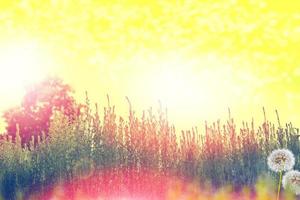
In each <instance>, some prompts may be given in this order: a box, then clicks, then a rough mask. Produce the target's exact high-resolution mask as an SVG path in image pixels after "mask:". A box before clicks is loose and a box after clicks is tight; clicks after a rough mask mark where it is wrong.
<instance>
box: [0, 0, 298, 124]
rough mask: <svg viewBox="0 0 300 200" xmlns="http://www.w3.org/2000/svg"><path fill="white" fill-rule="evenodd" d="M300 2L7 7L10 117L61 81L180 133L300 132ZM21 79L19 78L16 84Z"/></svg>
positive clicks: (1, 19) (3, 22)
mask: <svg viewBox="0 0 300 200" xmlns="http://www.w3.org/2000/svg"><path fill="white" fill-rule="evenodd" d="M299 11H300V1H298V0H295V1H291V0H290V1H289V0H286V1H277V0H275V1H274V0H270V1H267V0H265V1H263V0H252V1H250V0H249V1H237V0H231V1H230V0H223V1H204V0H202V1H199V0H189V1H179V0H178V1H167V0H166V1H154V0H151V1H132V0H126V1H113V0H109V1H100V0H99V1H91V0H82V1H79V0H77V1H75V0H73V1H67V0H66V1H63V0H52V1H49V0H43V1H37V0H35V1H33V0H32V1H30V0H28V1H13V0H12V1H7V0H0V69H1V71H0V73H1V77H2V78H1V81H0V84H1V85H0V96H1V100H0V110H4V109H5V108H7V107H8V106H13V105H18V103H20V99H21V97H22V95H23V88H24V85H26V84H28V83H30V82H32V81H38V80H40V79H42V77H45V76H47V75H49V74H50V75H58V76H60V77H62V78H63V79H64V80H65V82H66V83H69V84H71V85H72V86H73V87H74V89H75V90H76V97H78V99H80V100H83V99H84V97H83V96H84V91H85V90H88V91H89V94H90V97H91V99H92V100H93V101H97V102H99V103H100V104H101V105H106V98H105V95H106V94H109V95H110V96H111V101H112V103H114V104H115V105H116V106H117V112H118V113H120V114H122V115H124V114H126V111H127V107H128V106H127V103H126V101H125V96H128V97H129V98H130V99H131V101H132V104H133V107H134V109H135V110H137V111H138V113H140V111H141V110H142V109H147V108H148V107H150V106H153V107H154V108H158V100H161V102H162V105H163V106H167V107H168V110H169V119H170V120H171V122H173V123H175V124H176V126H177V127H178V128H180V129H188V128H190V127H191V126H195V125H197V126H203V121H204V120H205V119H206V120H208V121H213V120H216V119H219V118H220V119H223V121H224V119H226V117H227V107H231V110H232V114H233V116H234V117H235V118H236V121H238V122H240V121H241V120H247V121H249V120H250V119H251V118H252V117H254V118H255V119H256V121H257V122H259V121H261V120H262V117H263V116H262V111H261V108H262V106H265V107H266V109H267V112H268V116H269V118H270V119H271V120H274V119H275V114H274V112H273V111H274V109H275V108H278V110H279V113H280V115H281V118H282V121H292V122H294V123H295V124H296V125H298V126H299V125H300V117H299V113H300V106H299V103H300V91H299V84H300V56H299V52H300V37H299V35H300V12H299ZM12 77H16V79H17V80H14V79H12Z"/></svg>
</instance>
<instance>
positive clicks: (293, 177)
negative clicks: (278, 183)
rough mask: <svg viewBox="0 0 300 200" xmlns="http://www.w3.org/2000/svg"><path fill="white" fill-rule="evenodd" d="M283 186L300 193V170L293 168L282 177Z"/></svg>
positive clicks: (297, 193)
mask: <svg viewBox="0 0 300 200" xmlns="http://www.w3.org/2000/svg"><path fill="white" fill-rule="evenodd" d="M282 186H283V188H284V189H290V190H291V191H292V192H294V193H295V194H296V195H299V194H300V172H299V171H297V170H291V171H289V172H287V173H286V174H285V175H284V176H283V178H282Z"/></svg>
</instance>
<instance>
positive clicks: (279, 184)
mask: <svg viewBox="0 0 300 200" xmlns="http://www.w3.org/2000/svg"><path fill="white" fill-rule="evenodd" d="M281 179H282V171H280V172H279V182H278V190H277V198H276V199H277V200H279V194H280V187H281Z"/></svg>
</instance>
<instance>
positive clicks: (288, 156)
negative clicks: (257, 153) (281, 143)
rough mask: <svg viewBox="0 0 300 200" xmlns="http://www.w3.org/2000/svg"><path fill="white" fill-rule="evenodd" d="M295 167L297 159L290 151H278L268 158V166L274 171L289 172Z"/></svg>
mask: <svg viewBox="0 0 300 200" xmlns="http://www.w3.org/2000/svg"><path fill="white" fill-rule="evenodd" d="M294 165H295V157H294V155H293V153H292V152H291V151H290V150H288V149H277V150H274V151H272V153H271V154H270V155H269V157H268V166H269V168H270V169H271V170H272V171H275V172H282V171H289V170H291V169H292V168H293V167H294Z"/></svg>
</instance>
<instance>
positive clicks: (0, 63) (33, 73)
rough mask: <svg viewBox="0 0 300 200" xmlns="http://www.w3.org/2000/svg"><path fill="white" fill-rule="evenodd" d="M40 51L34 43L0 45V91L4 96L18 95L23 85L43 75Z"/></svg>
mask: <svg viewBox="0 0 300 200" xmlns="http://www.w3.org/2000/svg"><path fill="white" fill-rule="evenodd" d="M44 62H46V60H45V59H44V57H43V55H42V53H41V52H40V50H39V48H38V46H37V44H36V43H33V42H32V43H24V44H22V43H19V44H9V45H5V46H2V47H1V49H0V71H1V79H0V86H1V87H0V92H1V94H4V95H5V96H6V97H7V96H10V95H19V93H20V92H21V91H22V90H24V88H25V86H26V85H28V84H32V83H34V82H36V81H39V80H41V79H42V78H43V76H44V71H45V68H43V66H45V64H44Z"/></svg>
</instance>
